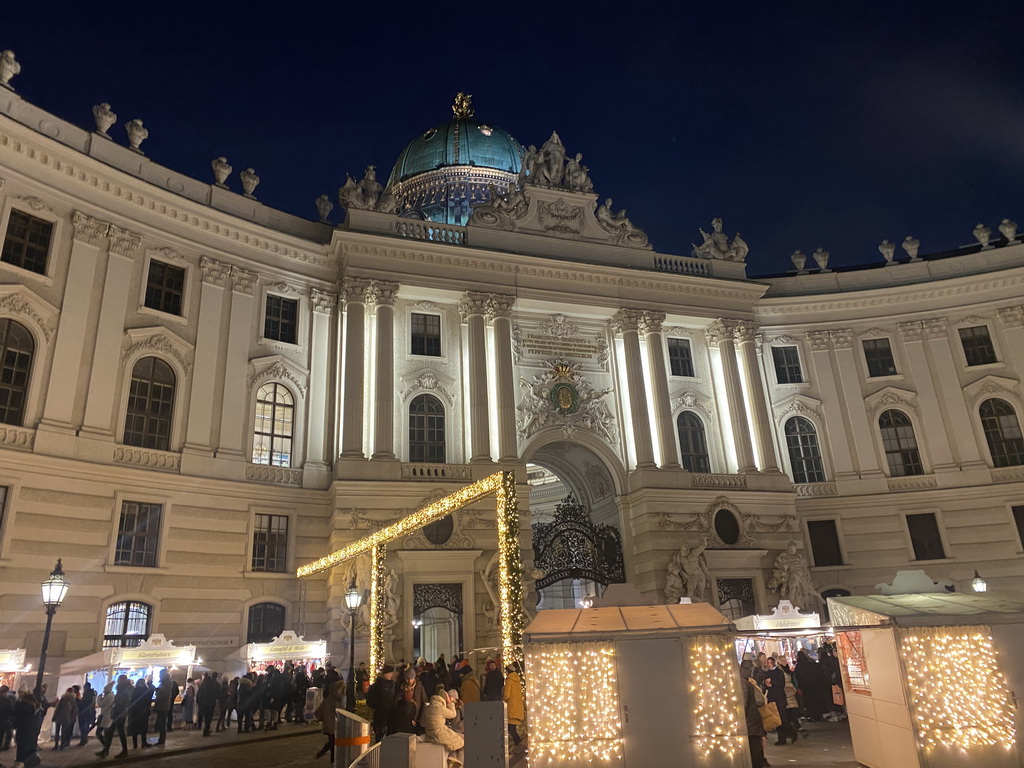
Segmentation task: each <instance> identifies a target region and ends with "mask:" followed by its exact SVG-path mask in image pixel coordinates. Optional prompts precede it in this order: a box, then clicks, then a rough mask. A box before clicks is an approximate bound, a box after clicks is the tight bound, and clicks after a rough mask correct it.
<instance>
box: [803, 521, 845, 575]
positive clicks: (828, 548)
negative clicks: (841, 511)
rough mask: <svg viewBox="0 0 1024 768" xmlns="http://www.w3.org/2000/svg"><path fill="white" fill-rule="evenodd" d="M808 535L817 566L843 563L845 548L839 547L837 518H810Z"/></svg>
mask: <svg viewBox="0 0 1024 768" xmlns="http://www.w3.org/2000/svg"><path fill="white" fill-rule="evenodd" d="M807 537H808V538H809V539H810V540H811V553H812V554H813V555H814V564H815V565H816V566H824V565H842V564H843V550H842V549H840V548H839V531H837V530H836V521H835V520H808V521H807Z"/></svg>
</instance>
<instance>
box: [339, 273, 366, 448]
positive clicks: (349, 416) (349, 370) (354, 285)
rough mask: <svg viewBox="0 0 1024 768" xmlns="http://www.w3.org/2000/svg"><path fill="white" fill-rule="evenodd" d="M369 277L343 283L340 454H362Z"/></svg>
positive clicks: (349, 279)
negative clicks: (343, 327)
mask: <svg viewBox="0 0 1024 768" xmlns="http://www.w3.org/2000/svg"><path fill="white" fill-rule="evenodd" d="M369 287H370V281H369V280H362V279H358V278H348V279H346V280H345V281H344V283H342V291H343V292H344V296H345V381H344V394H343V398H344V399H343V410H342V424H341V455H342V456H344V457H348V458H358V459H362V458H365V455H364V454H363V421H364V410H363V376H364V375H365V368H366V363H365V358H366V291H367V289H368V288H369Z"/></svg>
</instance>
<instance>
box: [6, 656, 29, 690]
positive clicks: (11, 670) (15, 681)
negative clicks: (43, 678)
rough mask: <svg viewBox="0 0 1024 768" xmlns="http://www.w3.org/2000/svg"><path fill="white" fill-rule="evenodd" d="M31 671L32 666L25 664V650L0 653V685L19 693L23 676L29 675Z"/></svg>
mask: <svg viewBox="0 0 1024 768" xmlns="http://www.w3.org/2000/svg"><path fill="white" fill-rule="evenodd" d="M31 669H32V665H31V664H26V663H25V649H24V648H15V649H14V650H10V651H0V685H6V686H7V687H8V688H9V689H10V690H11V691H17V690H18V688H19V687H20V685H21V676H22V675H27V674H28V673H29V671H30V670H31Z"/></svg>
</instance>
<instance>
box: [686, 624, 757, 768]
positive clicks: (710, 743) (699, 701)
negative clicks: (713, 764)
mask: <svg viewBox="0 0 1024 768" xmlns="http://www.w3.org/2000/svg"><path fill="white" fill-rule="evenodd" d="M688 645H689V662H690V681H691V682H690V690H691V691H692V692H693V699H694V708H693V714H694V720H693V722H694V725H693V736H694V739H695V745H696V748H697V749H698V750H699V751H700V753H701V754H702V755H703V756H704V757H708V756H710V755H711V754H712V753H714V752H718V753H720V754H723V755H727V756H728V757H733V756H734V755H736V754H737V753H738V752H742V751H743V750H745V749H746V744H747V737H746V736H745V735H744V732H745V728H743V727H741V725H740V723H741V722H742V720H741V717H740V714H741V705H740V699H739V692H738V691H737V690H736V656H735V648H734V646H733V643H732V641H731V640H730V639H729V638H728V637H727V636H724V635H698V636H697V637H693V638H691V639H690V640H689V641H688ZM744 684H746V683H745V682H744Z"/></svg>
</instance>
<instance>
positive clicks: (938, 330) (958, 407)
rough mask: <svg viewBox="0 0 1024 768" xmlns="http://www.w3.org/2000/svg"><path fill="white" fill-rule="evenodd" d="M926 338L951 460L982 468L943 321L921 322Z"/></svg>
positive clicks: (962, 464) (963, 464) (941, 318)
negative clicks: (951, 456)
mask: <svg viewBox="0 0 1024 768" xmlns="http://www.w3.org/2000/svg"><path fill="white" fill-rule="evenodd" d="M921 325H922V327H923V328H924V332H925V335H926V336H927V337H928V352H929V355H928V356H929V358H930V361H931V365H932V378H933V379H934V380H935V381H936V382H937V388H938V396H939V398H940V403H941V407H942V412H943V414H944V416H945V419H944V420H943V424H944V425H945V427H946V435H947V436H948V438H949V444H950V446H951V447H952V449H953V459H954V461H955V462H956V463H957V464H959V465H960V466H961V467H971V466H973V467H982V466H984V464H985V462H984V459H982V457H981V446H979V445H978V441H977V439H976V438H975V437H974V435H975V432H974V426H973V424H972V419H971V415H970V413H969V412H968V410H967V403H966V402H964V393H963V390H962V389H961V388H960V372H959V370H958V363H957V362H956V360H954V358H953V348H952V347H951V346H950V344H951V342H952V339H951V338H950V334H949V327H948V326H949V324H948V323H947V322H946V318H944V317H937V318H934V319H932V320H925V321H924V322H923V323H922V324H921Z"/></svg>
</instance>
